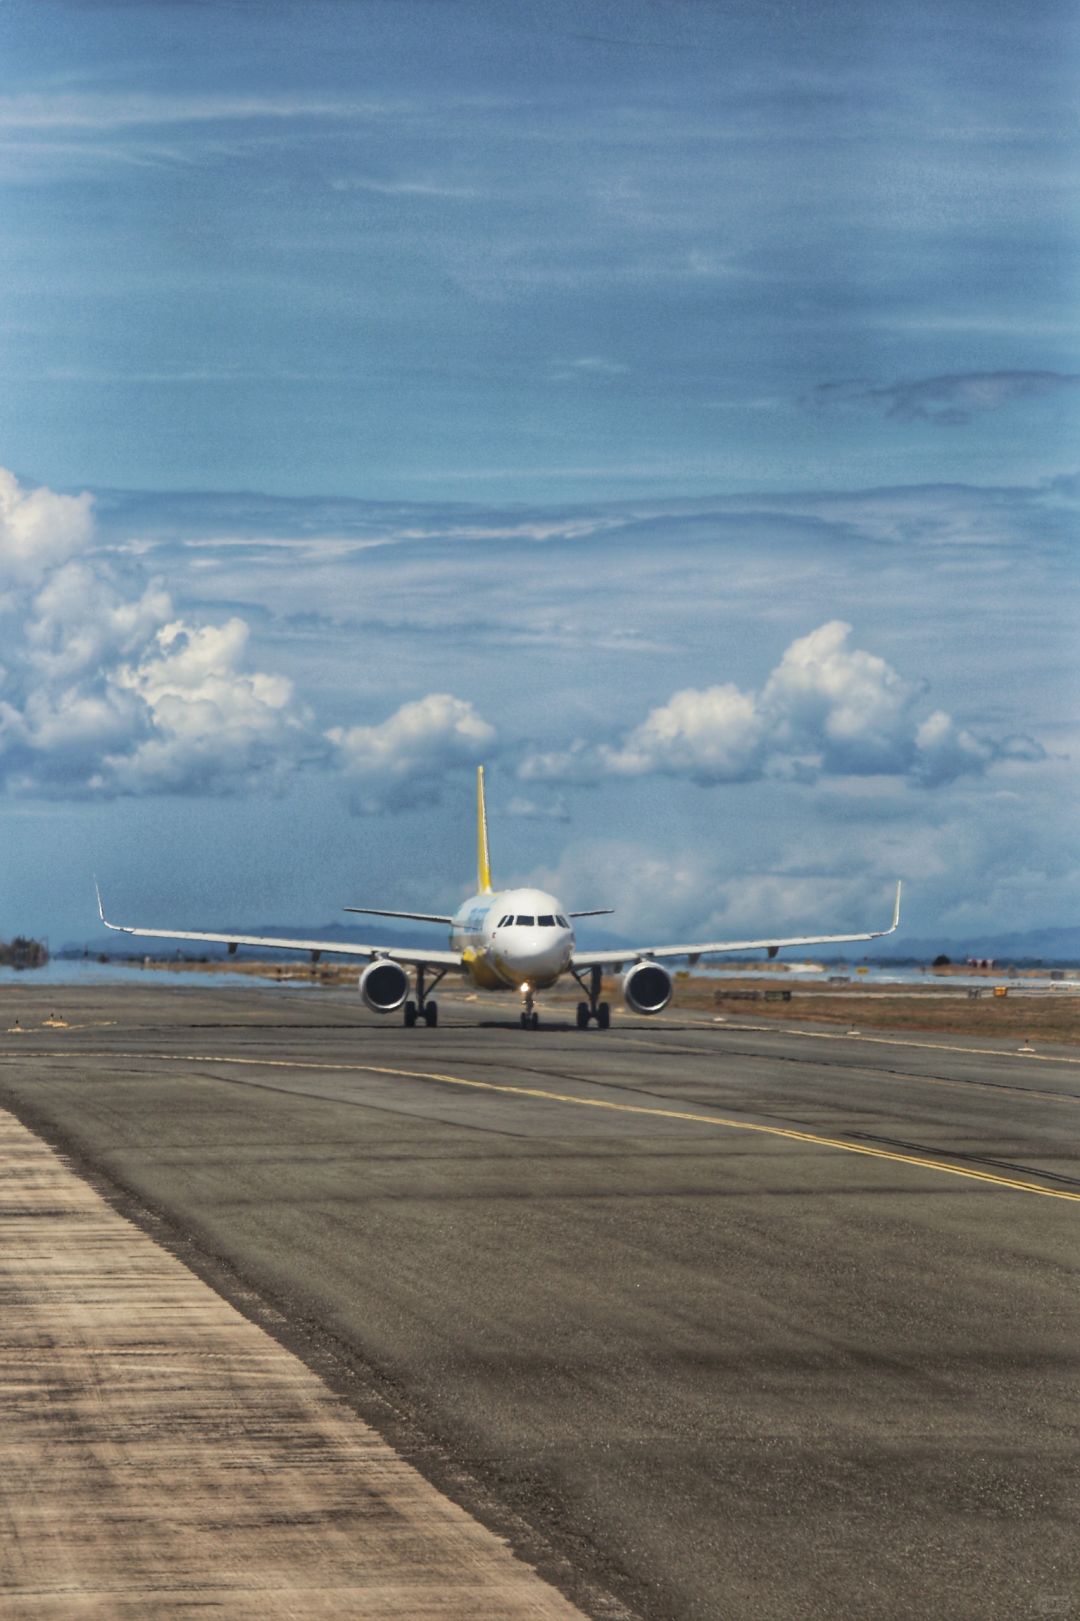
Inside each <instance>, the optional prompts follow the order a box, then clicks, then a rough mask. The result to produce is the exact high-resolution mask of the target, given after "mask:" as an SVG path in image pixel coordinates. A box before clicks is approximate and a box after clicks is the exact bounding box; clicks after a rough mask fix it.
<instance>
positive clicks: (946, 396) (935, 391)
mask: <svg viewBox="0 0 1080 1621" xmlns="http://www.w3.org/2000/svg"><path fill="white" fill-rule="evenodd" d="M1078 386H1080V376H1077V375H1076V374H1075V373H1071V372H1056V371H979V372H955V373H946V374H944V375H943V376H940V377H919V378H915V379H913V380H912V381H910V382H898V383H884V384H877V385H875V384H872V383H869V382H867V381H865V380H864V379H852V380H850V381H847V382H840V383H820V384H819V385H818V386H817V388H815V389H814V390H813V392H812V394H811V395H810V396H809V399H808V401H807V403H808V404H811V405H814V406H854V407H856V408H858V409H862V410H871V411H879V412H881V413H882V414H883V415H885V416H887V417H892V418H894V419H895V420H896V421H898V422H937V423H940V424H942V425H945V426H957V425H960V424H963V423H966V422H970V421H971V418H972V417H973V416H976V415H978V414H981V413H983V412H986V411H999V410H1000V409H1001V408H1002V406H1005V405H1011V404H1012V402H1013V401H1014V400H1024V399H1034V398H1038V397H1040V396H1043V395H1048V394H1058V393H1062V392H1064V391H1066V390H1070V389H1074V388H1076V387H1078Z"/></svg>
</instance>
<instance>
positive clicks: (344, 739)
mask: <svg viewBox="0 0 1080 1621" xmlns="http://www.w3.org/2000/svg"><path fill="white" fill-rule="evenodd" d="M326 735H327V737H328V739H329V741H330V743H331V744H332V745H333V747H334V751H335V756H336V763H337V765H338V766H339V768H340V770H341V771H342V772H343V774H344V775H345V777H346V778H347V779H348V781H349V782H350V784H351V785H352V787H353V790H354V792H353V796H352V802H353V806H354V808H355V809H356V810H357V811H360V812H362V813H373V812H376V811H379V810H382V809H385V808H387V807H393V808H397V809H404V808H407V807H410V806H413V805H419V804H422V803H425V802H426V803H433V802H434V801H435V800H437V799H438V797H439V793H440V789H441V786H442V781H443V778H444V777H445V774H446V772H447V771H449V770H452V769H453V768H454V767H456V766H462V765H473V764H478V763H479V762H480V761H481V760H482V759H483V758H484V757H485V755H488V756H490V754H491V753H492V751H493V749H494V745H495V739H496V734H495V728H494V727H493V726H491V725H489V724H488V722H487V721H486V720H484V719H483V718H482V717H481V716H480V715H479V714H477V712H476V710H475V709H474V708H473V706H472V704H471V703H467V702H466V701H465V700H464V699H463V698H454V697H452V696H451V695H450V694H449V693H446V692H432V693H429V694H428V696H427V697H426V698H419V699H416V700H415V701H414V702H412V703H407V704H402V706H401V708H400V709H398V710H396V711H395V713H394V714H393V715H391V716H390V717H389V718H388V719H387V720H384V721H382V722H381V723H380V724H379V725H377V726H351V727H348V728H346V727H342V726H337V727H335V728H334V729H333V730H332V731H329V732H327V734H326Z"/></svg>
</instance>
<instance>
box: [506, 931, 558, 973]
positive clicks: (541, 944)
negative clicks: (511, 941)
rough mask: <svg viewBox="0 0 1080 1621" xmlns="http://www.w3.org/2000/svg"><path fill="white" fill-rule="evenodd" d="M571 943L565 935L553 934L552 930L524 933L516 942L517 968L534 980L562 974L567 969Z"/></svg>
mask: <svg viewBox="0 0 1080 1621" xmlns="http://www.w3.org/2000/svg"><path fill="white" fill-rule="evenodd" d="M569 946H570V942H569V939H568V938H567V936H566V935H564V934H561V933H559V934H553V932H552V931H551V930H550V929H532V930H530V931H529V932H528V933H525V932H524V931H522V934H521V936H520V937H519V939H518V940H517V941H516V942H515V947H516V949H515V951H514V957H515V959H516V963H515V966H520V967H521V968H522V969H525V970H527V971H528V973H529V974H530V975H532V976H533V977H534V978H537V979H541V978H545V977H546V976H548V975H554V974H558V973H561V971H562V970H563V968H565V967H566V962H567V958H568V956H569Z"/></svg>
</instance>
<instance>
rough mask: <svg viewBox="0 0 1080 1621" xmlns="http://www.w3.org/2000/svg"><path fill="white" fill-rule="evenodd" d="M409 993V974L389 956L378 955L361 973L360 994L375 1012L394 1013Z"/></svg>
mask: <svg viewBox="0 0 1080 1621" xmlns="http://www.w3.org/2000/svg"><path fill="white" fill-rule="evenodd" d="M408 994H409V976H408V974H407V973H406V972H405V970H404V968H402V966H401V964H400V963H396V962H391V961H390V959H389V957H376V959H375V961H374V962H369V963H368V965H367V967H366V968H365V969H364V972H363V973H362V974H361V975H360V995H361V996H362V997H363V998H364V1001H365V1002H366V1003H367V1005H368V1007H369V1008H370V1009H371V1011H372V1012H373V1013H393V1012H394V1011H395V1010H396V1009H397V1008H399V1007H400V1006H401V1004H402V1003H403V1002H404V1000H405V998H406V996H408Z"/></svg>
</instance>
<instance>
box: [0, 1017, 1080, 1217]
mask: <svg viewBox="0 0 1080 1621" xmlns="http://www.w3.org/2000/svg"><path fill="white" fill-rule="evenodd" d="M7 1056H9V1055H0V1057H7ZM10 1056H11V1057H14V1056H16V1055H14V1054H12V1055H10ZM20 1056H21V1055H20ZM34 1056H36V1057H38V1058H44V1057H50V1058H67V1059H73V1058H77V1057H80V1058H81V1057H85V1056H86V1055H85V1054H76V1053H73V1052H71V1050H70V1049H68V1051H66V1052H51V1053H42V1052H38V1053H37V1054H35V1055H34ZM94 1056H95V1057H96V1058H127V1059H142V1060H143V1061H145V1062H150V1063H168V1064H200V1065H203V1064H205V1065H210V1064H228V1065H233V1066H243V1067H248V1068H253V1069H291V1070H320V1071H323V1072H331V1073H337V1074H359V1075H397V1076H400V1077H401V1079H402V1080H410V1081H435V1082H437V1083H439V1084H441V1085H444V1086H463V1087H468V1088H470V1089H472V1090H475V1091H479V1092H499V1093H502V1094H504V1095H506V1096H509V1097H517V1098H536V1099H538V1100H540V1101H541V1102H544V1103H567V1104H571V1105H573V1106H574V1107H576V1108H580V1109H604V1110H608V1111H610V1112H611V1113H614V1114H632V1115H649V1116H652V1117H654V1118H656V1119H660V1120H688V1121H693V1122H695V1123H697V1124H699V1125H703V1126H719V1127H721V1128H723V1129H726V1130H728V1131H748V1132H753V1133H755V1134H756V1135H759V1136H765V1137H779V1138H782V1139H784V1140H786V1141H788V1142H797V1143H808V1144H810V1145H812V1146H813V1147H815V1148H833V1149H838V1150H839V1151H840V1152H841V1153H845V1154H862V1155H865V1156H866V1157H867V1158H869V1159H884V1160H891V1161H893V1162H894V1163H896V1164H899V1165H914V1166H916V1167H918V1168H919V1169H920V1170H926V1171H936V1172H937V1173H938V1174H939V1175H943V1176H959V1177H963V1178H964V1179H965V1180H967V1181H971V1182H983V1183H988V1184H990V1185H991V1186H995V1187H1003V1188H1012V1189H1013V1190H1014V1191H1016V1192H1018V1193H1035V1194H1038V1195H1040V1196H1041V1197H1042V1198H1044V1199H1066V1200H1069V1201H1070V1202H1071V1203H1074V1204H1080V1193H1073V1192H1070V1191H1069V1190H1067V1189H1065V1188H1047V1187H1043V1186H1042V1185H1041V1184H1040V1183H1038V1182H1027V1181H1022V1180H1021V1179H1019V1178H1017V1177H1009V1176H998V1175H996V1174H994V1173H993V1172H991V1171H979V1170H976V1169H975V1168H974V1167H973V1166H966V1165H949V1164H946V1163H945V1162H944V1161H943V1160H941V1159H926V1158H923V1157H922V1156H920V1155H917V1154H903V1153H899V1152H896V1151H895V1150H892V1149H885V1148H875V1147H872V1146H871V1145H870V1144H868V1143H855V1142H850V1141H845V1140H844V1139H843V1138H840V1137H827V1136H825V1135H823V1134H821V1133H819V1132H812V1131H796V1130H794V1129H793V1128H791V1127H788V1126H767V1125H762V1124H759V1123H758V1122H757V1121H750V1120H733V1119H731V1118H730V1117H729V1116H725V1115H720V1114H697V1113H694V1112H693V1111H691V1110H689V1109H658V1108H654V1107H652V1106H651V1105H647V1104H641V1103H616V1102H615V1101H614V1099H611V1098H579V1097H574V1096H573V1095H572V1094H570V1093H568V1092H549V1091H548V1090H547V1089H546V1088H542V1087H536V1086H512V1085H510V1084H509V1083H508V1082H500V1081H481V1080H476V1079H472V1078H470V1077H468V1076H465V1075H447V1074H444V1073H442V1072H441V1071H439V1070H420V1069H397V1068H391V1067H390V1066H389V1065H386V1064H360V1063H337V1062H332V1061H330V1060H328V1059H327V1060H316V1059H292V1058H238V1057H229V1056H228V1055H227V1054H223V1053H153V1052H143V1053H119V1052H114V1053H95V1054H94Z"/></svg>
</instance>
